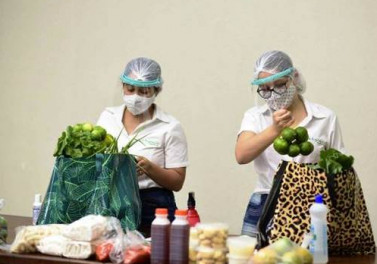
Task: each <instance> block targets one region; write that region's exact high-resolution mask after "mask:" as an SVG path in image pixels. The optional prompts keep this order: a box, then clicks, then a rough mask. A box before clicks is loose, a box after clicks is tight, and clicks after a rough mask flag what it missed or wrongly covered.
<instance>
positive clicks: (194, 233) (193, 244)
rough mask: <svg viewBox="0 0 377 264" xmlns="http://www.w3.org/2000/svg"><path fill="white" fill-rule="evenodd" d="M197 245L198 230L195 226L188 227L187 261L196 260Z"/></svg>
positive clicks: (193, 261) (192, 261)
mask: <svg viewBox="0 0 377 264" xmlns="http://www.w3.org/2000/svg"><path fill="white" fill-rule="evenodd" d="M198 246H199V239H198V230H197V229H196V228H195V227H190V239H189V262H191V263H195V262H196V254H197V250H196V249H197V247H198Z"/></svg>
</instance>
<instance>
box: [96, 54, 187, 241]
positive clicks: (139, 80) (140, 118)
mask: <svg viewBox="0 0 377 264" xmlns="http://www.w3.org/2000/svg"><path fill="white" fill-rule="evenodd" d="M121 81H122V83H123V100H124V104H122V105H121V106H117V107H108V108H106V109H105V110H104V111H103V112H102V114H101V116H100V118H99V120H98V122H97V124H98V125H100V126H102V127H104V128H105V129H106V130H107V132H108V133H110V134H111V135H113V136H114V137H115V138H117V137H118V135H119V138H118V147H119V149H121V148H122V147H123V146H125V145H127V143H129V142H130V141H131V140H132V139H133V138H136V139H139V141H138V142H136V143H135V144H134V145H132V146H131V148H130V149H129V153H130V154H133V155H135V156H136V159H137V174H138V180H139V189H140V198H141V202H142V215H141V219H142V220H141V225H140V227H139V231H141V232H142V233H143V234H144V235H145V236H150V228H151V223H152V221H153V219H154V217H155V209H156V208H168V211H169V219H170V220H171V221H172V220H173V219H174V211H175V209H176V208H177V207H176V204H175V199H174V194H173V191H179V190H180V189H181V188H182V186H183V183H184V180H185V175H186V166H187V165H188V156H187V143H186V137H185V134H184V132H183V129H182V126H181V124H180V123H179V121H178V120H177V119H175V118H174V117H172V116H171V115H169V114H167V113H165V112H163V111H162V110H161V109H160V108H159V107H158V106H157V105H156V104H155V103H154V100H155V98H156V96H157V95H158V94H159V93H160V92H161V90H162V83H163V81H162V78H161V68H160V65H159V64H158V63H157V62H155V61H154V60H151V59H148V58H136V59H133V60H131V61H130V62H129V63H128V64H127V65H126V68H125V70H124V72H123V74H122V76H121Z"/></svg>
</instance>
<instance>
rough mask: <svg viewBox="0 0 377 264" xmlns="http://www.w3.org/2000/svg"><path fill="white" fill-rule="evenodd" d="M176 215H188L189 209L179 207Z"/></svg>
mask: <svg viewBox="0 0 377 264" xmlns="http://www.w3.org/2000/svg"><path fill="white" fill-rule="evenodd" d="M175 215H181V216H187V211H186V210H179V209H177V210H175Z"/></svg>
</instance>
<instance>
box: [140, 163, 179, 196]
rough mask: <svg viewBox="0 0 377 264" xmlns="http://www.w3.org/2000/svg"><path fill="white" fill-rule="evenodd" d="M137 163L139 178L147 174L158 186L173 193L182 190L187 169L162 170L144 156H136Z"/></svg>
mask: <svg viewBox="0 0 377 264" xmlns="http://www.w3.org/2000/svg"><path fill="white" fill-rule="evenodd" d="M136 161H137V163H136V172H137V176H139V177H140V176H141V175H143V174H146V175H148V177H149V178H151V179H152V180H153V181H155V182H156V183H157V184H158V185H160V186H162V187H164V188H166V189H169V190H172V191H176V192H177V191H179V190H181V189H182V186H183V182H184V181H185V176H186V168H185V167H182V168H169V169H166V168H161V167H160V166H158V165H156V164H154V163H152V162H151V161H150V160H149V159H147V158H145V157H143V156H136Z"/></svg>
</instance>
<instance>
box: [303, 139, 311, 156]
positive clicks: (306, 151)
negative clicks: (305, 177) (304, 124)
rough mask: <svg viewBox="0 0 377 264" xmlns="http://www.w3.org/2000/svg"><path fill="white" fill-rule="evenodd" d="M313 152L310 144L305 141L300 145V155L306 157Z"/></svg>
mask: <svg viewBox="0 0 377 264" xmlns="http://www.w3.org/2000/svg"><path fill="white" fill-rule="evenodd" d="M313 150H314V146H313V144H312V143H311V142H309V141H305V142H302V143H301V144H300V153H301V155H304V156H307V155H309V154H310V153H312V152H313Z"/></svg>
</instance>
